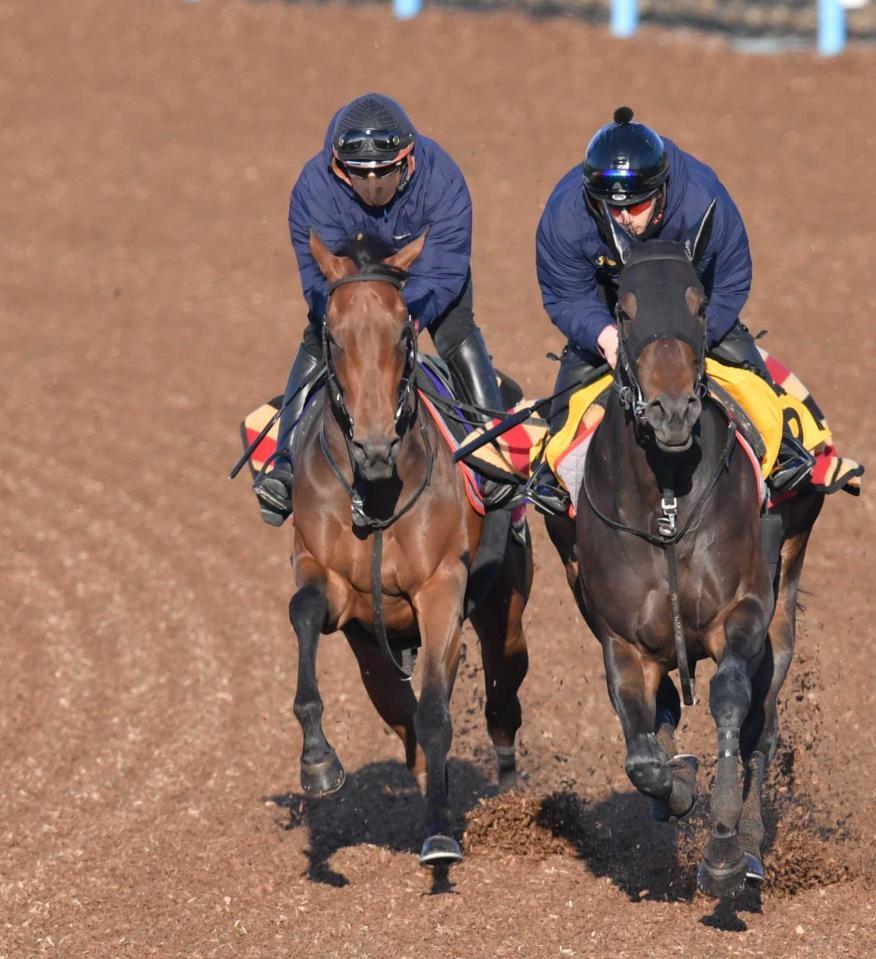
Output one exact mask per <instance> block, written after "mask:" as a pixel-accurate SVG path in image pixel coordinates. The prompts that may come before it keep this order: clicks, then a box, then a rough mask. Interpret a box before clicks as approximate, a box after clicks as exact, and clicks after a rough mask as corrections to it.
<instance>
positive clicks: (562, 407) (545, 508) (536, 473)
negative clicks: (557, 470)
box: [526, 345, 607, 516]
mask: <svg viewBox="0 0 876 959" xmlns="http://www.w3.org/2000/svg"><path fill="white" fill-rule="evenodd" d="M603 365H604V364H600V365H596V364H594V363H593V362H592V361H591V359H590V357H589V356H588V355H587V354H584V353H581V352H579V351H578V350H576V349H575V348H574V347H572V346H568V345H567V346H566V347H565V349H564V350H563V355H562V358H561V359H560V371H559V373H558V374H557V381H556V383H555V384H554V393H558V392H559V391H560V390H563V389H565V388H566V387H571V386H572V385H573V384H577V385H578V386H583V385H584V384H586V383H587V382H588V381H589V380H591V379H592V378H593V376H594V374H595V373H596V372H597V370H601V368H602V366H603ZM606 369H607V367H606ZM572 392H574V391H572V390H571V389H570V390H569V391H568V392H565V393H563V394H562V395H561V396H555V397H554V399H553V402H552V403H551V410H550V413H549V414H548V435H547V436H546V437H545V441H544V444H543V445H542V450H544V449H545V447H546V446H547V443H548V440H549V439H550V438H551V437H552V436H553V435H554V434H555V433H557V432H558V431H559V430H561V429H562V428H563V426H564V425H565V422H566V419H567V417H568V415H569V398H570V397H571V395H572ZM526 494H527V497H528V498H529V499H530V500H531V501H532V503H533V505H534V506H535V508H536V509H537V510H538V512H539V513H544V515H545V516H561V515H564V514H566V513H568V511H569V505H570V503H571V498H570V496H569V494H568V493H567V492H566V489H565V487H564V486H563V485H562V483H561V482H560V481H559V480H558V479H557V477H556V476H555V475H554V471H553V470H552V469H551V468H550V465H549V464H548V461H547V460H546V459H545V458H544V453H542V457H541V459H539V460H537V461H536V463H534V464H533V470H532V476H530V478H529V482H528V483H527V484H526Z"/></svg>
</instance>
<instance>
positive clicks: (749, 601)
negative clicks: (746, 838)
mask: <svg viewBox="0 0 876 959" xmlns="http://www.w3.org/2000/svg"><path fill="white" fill-rule="evenodd" d="M766 627H767V622H766V614H765V612H764V609H763V606H762V605H761V603H760V602H759V601H758V600H757V599H755V598H754V597H747V598H746V599H743V600H742V601H741V602H739V603H738V604H737V605H736V606H735V607H734V609H733V610H732V611H731V612H730V614H729V615H728V616H727V618H726V620H725V622H724V634H725V641H724V651H723V655H722V656H721V658H720V661H719V663H718V668H717V669H716V671H715V675H714V676H713V677H712V681H711V683H710V685H709V706H710V709H711V712H712V716H713V717H714V720H715V725H716V726H717V732H718V737H717V738H718V762H717V771H716V774H715V781H714V783H713V785H712V797H711V806H710V813H711V820H712V828H711V835H710V837H709V841H708V842H707V844H706V848H705V850H704V853H703V862H702V867H701V869H700V873H699V884H700V888H701V889H702V890H703V892H705V893H706V894H707V895H712V896H719V897H721V896H725V895H730V894H732V893H733V892H735V891H736V889H737V888H738V887H739V885H740V884H741V882H742V881H743V879H744V876H745V856H744V851H743V848H742V844H741V842H740V839H739V832H738V825H739V818H740V815H741V813H742V783H741V782H740V777H739V734H740V730H741V728H742V724H743V723H744V721H745V719H746V717H747V716H748V714H749V710H750V708H751V701H752V676H753V674H754V673H755V670H756V669H757V667H758V666H759V665H760V662H761V659H762V657H763V654H764V644H765V639H766Z"/></svg>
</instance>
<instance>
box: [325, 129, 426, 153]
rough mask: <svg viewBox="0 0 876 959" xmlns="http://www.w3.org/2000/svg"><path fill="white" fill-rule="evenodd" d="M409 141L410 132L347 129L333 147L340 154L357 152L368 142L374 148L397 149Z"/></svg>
mask: <svg viewBox="0 0 876 959" xmlns="http://www.w3.org/2000/svg"><path fill="white" fill-rule="evenodd" d="M410 142H411V134H409V133H399V132H398V130H347V132H346V133H342V134H341V135H340V136H339V137H338V139H337V141H336V143H335V149H336V150H337V151H338V153H339V154H340V155H341V156H344V154H351V153H358V152H359V151H360V150H362V148H363V147H365V146H366V145H368V144H370V145H371V147H372V148H373V149H375V150H383V151H386V150H398V149H400V148H401V147H402V146H407V144H408V143H410Z"/></svg>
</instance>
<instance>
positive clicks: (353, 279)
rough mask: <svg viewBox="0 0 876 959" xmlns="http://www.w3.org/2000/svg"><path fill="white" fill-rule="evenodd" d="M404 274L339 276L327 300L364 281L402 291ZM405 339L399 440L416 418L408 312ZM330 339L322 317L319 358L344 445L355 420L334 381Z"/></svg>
mask: <svg viewBox="0 0 876 959" xmlns="http://www.w3.org/2000/svg"><path fill="white" fill-rule="evenodd" d="M406 276H407V274H405V273H403V272H402V271H400V270H389V269H387V270H386V271H385V272H383V271H382V272H379V273H378V272H374V273H369V272H365V273H353V274H351V275H350V276H342V277H341V278H340V279H339V280H335V282H334V283H332V284H331V286H330V287H329V289H328V298H329V299H331V296H332V294H333V293H334V292H335V290H337V289H338V288H339V287H341V286H346V285H347V284H348V283H364V282H374V281H375V280H377V281H380V282H382V283H389V284H390V286H393V287H395V289H397V290H398V291H399V292H401V290H402V289H403V288H404V284H405V278H406ZM403 335H404V337H405V340H406V349H405V367H404V372H403V373H402V378H401V381H400V382H399V387H398V406H397V408H396V411H395V428H396V432H397V433H398V435H399V437H401V436H404V434H405V433H406V432H407V430H408V429H409V428H410V426H411V424H412V423H413V421H414V419H415V417H416V415H417V391H416V389H415V388H414V387H415V373H416V369H417V334H416V330H415V329H414V321H413V317H412V316H411V314H410V313H408V318H407V320H406V322H405V329H404V333H403ZM331 345H332V337H331V332H330V331H329V328H328V324H327V323H326V321H325V317H323V321H322V356H323V361H324V363H325V368H326V380H327V384H328V390H329V399H330V400H331V405H332V411H333V412H334V414H335V419H336V420H337V421H338V425H339V426H340V427H341V432H342V433H343V434H344V436H345V437H346V438H347V442H348V443H349V442H351V441H352V439H353V434H354V432H355V421H354V420H353V416H352V414H351V413H350V411H349V410H348V409H347V405H346V403H345V402H344V391H343V388H342V386H341V384H340V381H339V380H338V374H337V370H336V369H335V363H334V359H333V358H332V351H331Z"/></svg>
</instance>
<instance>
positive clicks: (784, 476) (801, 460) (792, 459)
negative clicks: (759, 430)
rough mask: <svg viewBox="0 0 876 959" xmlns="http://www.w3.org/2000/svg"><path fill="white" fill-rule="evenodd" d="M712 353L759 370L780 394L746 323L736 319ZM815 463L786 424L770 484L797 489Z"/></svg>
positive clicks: (734, 363)
mask: <svg viewBox="0 0 876 959" xmlns="http://www.w3.org/2000/svg"><path fill="white" fill-rule="evenodd" d="M709 355H710V356H713V357H714V358H715V359H717V360H720V361H721V362H724V363H729V364H730V365H731V366H741V367H743V368H745V369H747V370H751V371H752V372H754V373H757V374H758V375H759V376H760V377H762V378H763V379H764V380H766V381H767V383H769V385H770V386H771V387H772V388H773V390H774V391H775V392H776V393H777V394H778V393H780V389H779V387H778V386H777V385H776V383H775V381H774V380H773V378H772V376H771V375H770V371H769V369H768V368H767V365H766V363H765V362H764V358H763V356H761V353H760V350H759V349H758V348H757V344H756V343H755V341H754V337H753V336H752V335H751V332H750V330H749V329H748V327H747V326H745V325H744V324H743V323H739V322H737V323H736V324H735V325H734V326H732V327H731V328H730V331H729V332H728V333H727V334H726V335H725V336H724V338H723V339H722V340H721V342H720V343H718V344H717V345H716V346H714V347H713V348H712V349H711V350H709ZM814 465H815V457H814V456H813V455H812V454H811V453H810V452H809V450H807V449H806V447H805V446H804V445H803V444H802V443H801V442H800V440H798V439H797V437H796V436H793V435H792V434H791V433H790V432H788V427H787V424H786V425H785V427H784V428H783V430H782V442H781V445H780V446H779V455H778V457H777V458H776V463H775V466H774V467H773V468H772V471H771V472H770V475H769V477H768V482H769V485H770V488H771V489H772V490H773V492H777V491H779V490H792V489H794V487H796V486H797V485H799V484H800V483H801V482H802V481H803V480H804V479H806V477H807V476H808V475H809V473H810V472H811V471H812V467H813V466H814Z"/></svg>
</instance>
